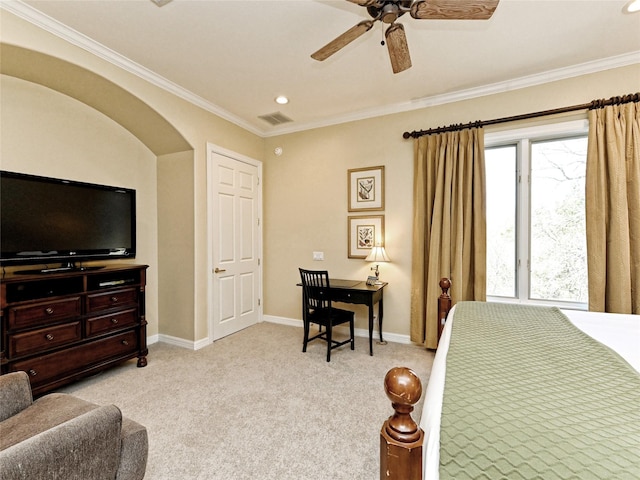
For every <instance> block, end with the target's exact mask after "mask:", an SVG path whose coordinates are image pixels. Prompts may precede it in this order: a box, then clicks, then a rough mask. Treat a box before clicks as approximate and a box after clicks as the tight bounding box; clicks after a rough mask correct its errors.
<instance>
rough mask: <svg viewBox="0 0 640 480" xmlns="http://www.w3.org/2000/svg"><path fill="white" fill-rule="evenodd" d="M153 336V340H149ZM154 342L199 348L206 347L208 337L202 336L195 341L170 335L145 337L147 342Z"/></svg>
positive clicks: (190, 348)
mask: <svg viewBox="0 0 640 480" xmlns="http://www.w3.org/2000/svg"><path fill="white" fill-rule="evenodd" d="M154 337H155V341H153V342H152V341H151V340H150V339H151V338H154ZM155 342H162V343H168V344H169V345H175V346H176V347H181V348H188V349H189V350H200V349H201V348H204V347H206V346H207V345H209V343H211V342H209V339H208V338H203V339H202V340H196V341H195V342H194V341H193V340H185V339H184V338H179V337H172V336H171V335H162V334H159V335H154V336H153V337H147V343H149V344H151V343H155Z"/></svg>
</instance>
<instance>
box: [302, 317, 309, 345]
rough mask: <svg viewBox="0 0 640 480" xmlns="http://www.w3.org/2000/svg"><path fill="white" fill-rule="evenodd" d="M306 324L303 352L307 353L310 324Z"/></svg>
mask: <svg viewBox="0 0 640 480" xmlns="http://www.w3.org/2000/svg"><path fill="white" fill-rule="evenodd" d="M303 323H304V338H303V339H302V352H306V351H307V343H308V342H309V322H303Z"/></svg>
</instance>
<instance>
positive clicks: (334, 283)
mask: <svg viewBox="0 0 640 480" xmlns="http://www.w3.org/2000/svg"><path fill="white" fill-rule="evenodd" d="M329 284H330V285H331V301H332V302H343V303H352V304H358V305H366V306H367V307H368V308H369V355H372V356H373V306H374V305H375V304H376V303H377V304H378V332H379V334H380V343H384V340H383V339H382V314H383V303H382V293H383V290H384V287H386V286H387V285H388V284H387V283H386V282H381V283H380V284H378V285H367V282H364V281H359V280H343V279H340V278H330V279H329ZM298 286H302V284H301V283H298Z"/></svg>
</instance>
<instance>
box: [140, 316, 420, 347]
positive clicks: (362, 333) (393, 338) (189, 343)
mask: <svg viewBox="0 0 640 480" xmlns="http://www.w3.org/2000/svg"><path fill="white" fill-rule="evenodd" d="M262 321H263V322H269V323H277V324H280V325H287V326H289V327H297V328H300V329H302V320H298V319H296V318H287V317H277V316H275V315H264V316H263V317H262ZM336 330H346V328H345V327H338V328H336ZM354 333H355V335H356V337H364V338H369V330H367V329H365V328H356V329H355V332H354ZM382 335H383V338H384V340H385V341H387V342H394V343H403V344H406V345H411V344H413V342H412V341H411V340H410V338H409V336H408V335H399V334H397V333H389V332H384V331H383V332H382ZM376 338H380V336H379V335H378V331H377V330H376V329H374V330H373V339H374V340H375V339H376ZM157 342H162V343H168V344H169V345H175V346H176V347H181V348H187V349H189V350H200V349H201V348H204V347H206V346H207V345H209V344H210V343H211V342H210V341H209V339H208V338H203V339H202V340H197V341H195V342H194V341H193V340H186V339H184V338H179V337H172V336H171V335H163V334H156V335H151V336H150V337H147V344H148V345H152V344H154V343H157Z"/></svg>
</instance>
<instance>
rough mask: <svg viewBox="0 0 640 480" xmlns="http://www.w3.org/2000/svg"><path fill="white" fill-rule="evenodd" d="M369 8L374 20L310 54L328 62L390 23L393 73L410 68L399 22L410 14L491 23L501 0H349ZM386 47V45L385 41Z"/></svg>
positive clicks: (432, 18)
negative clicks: (377, 26)
mask: <svg viewBox="0 0 640 480" xmlns="http://www.w3.org/2000/svg"><path fill="white" fill-rule="evenodd" d="M347 1H349V2H351V3H357V4H358V5H360V6H362V7H366V9H367V12H369V15H370V16H371V17H372V20H364V21H362V22H360V23H358V24H357V25H356V26H354V27H351V28H350V29H349V30H347V31H346V32H344V33H343V34H342V35H340V36H339V37H337V38H335V39H334V40H332V41H330V42H329V43H327V44H326V45H325V46H324V47H322V48H321V49H320V50H318V51H317V52H315V53H313V54H312V55H311V58H313V59H315V60H319V61H322V60H326V59H327V58H329V57H330V56H331V55H333V54H334V53H336V52H337V51H338V50H340V49H342V48H343V47H345V46H347V45H348V44H349V43H351V42H353V41H354V40H355V39H356V38H358V37H359V36H360V35H362V34H363V33H365V32H368V31H369V30H371V28H372V27H373V24H374V23H375V22H377V21H378V20H379V21H381V22H382V23H387V24H389V28H387V30H386V32H385V34H384V36H385V39H386V44H387V48H388V49H389V58H390V59H391V68H392V70H393V73H400V72H402V71H404V70H407V69H408V68H410V67H411V57H410V56H409V46H408V45H407V37H406V35H405V33H404V27H403V26H402V24H401V23H396V20H397V19H398V18H399V17H401V16H402V15H404V14H405V13H407V12H409V13H410V15H411V16H412V17H413V18H415V19H418V20H488V19H489V18H491V16H492V15H493V12H494V11H495V9H496V7H497V6H498V2H499V1H500V0H416V1H414V0H347ZM383 44H384V42H383Z"/></svg>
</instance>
